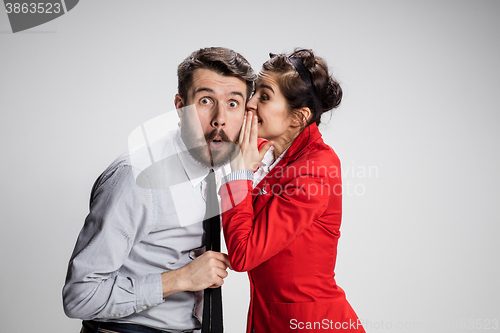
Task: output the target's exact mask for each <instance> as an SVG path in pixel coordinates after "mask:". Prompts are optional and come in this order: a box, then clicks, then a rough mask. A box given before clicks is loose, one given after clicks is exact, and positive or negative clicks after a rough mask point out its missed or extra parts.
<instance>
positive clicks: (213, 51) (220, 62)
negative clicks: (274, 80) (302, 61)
mask: <svg viewBox="0 0 500 333" xmlns="http://www.w3.org/2000/svg"><path fill="white" fill-rule="evenodd" d="M198 68H203V69H209V70H212V71H214V72H216V73H218V74H220V75H224V76H233V77H237V78H239V79H242V80H244V81H245V82H246V85H247V101H248V99H249V98H250V96H251V94H252V91H253V87H254V82H255V80H256V78H257V76H256V75H255V73H254V71H253V69H252V66H250V63H249V62H248V61H247V60H246V59H245V58H244V57H243V56H242V55H241V54H239V53H237V52H234V51H233V50H230V49H228V48H225V47H207V48H203V49H199V50H198V51H194V52H193V53H191V55H190V56H189V57H187V58H186V59H184V61H183V62H182V63H181V64H180V65H179V66H178V67H177V77H178V87H177V89H178V92H179V95H180V96H181V98H182V99H183V100H184V101H187V92H188V90H189V87H190V86H191V85H192V83H193V73H194V71H195V70H197V69H198Z"/></svg>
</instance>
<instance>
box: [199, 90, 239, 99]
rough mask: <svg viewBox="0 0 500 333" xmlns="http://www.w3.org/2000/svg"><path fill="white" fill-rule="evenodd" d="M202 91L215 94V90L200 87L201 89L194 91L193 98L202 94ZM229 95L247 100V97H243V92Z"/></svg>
mask: <svg viewBox="0 0 500 333" xmlns="http://www.w3.org/2000/svg"><path fill="white" fill-rule="evenodd" d="M202 91H205V92H207V93H213V92H214V91H213V89H210V88H206V87H200V88H198V89H196V90H195V91H193V96H195V95H196V94H197V93H199V92H202ZM229 95H231V96H233V95H238V96H241V98H243V99H245V97H244V96H243V93H242V92H241V91H231V92H230V93H229Z"/></svg>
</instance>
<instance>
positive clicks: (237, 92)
mask: <svg viewBox="0 0 500 333" xmlns="http://www.w3.org/2000/svg"><path fill="white" fill-rule="evenodd" d="M229 94H230V95H231V96H232V95H238V96H241V98H243V99H245V97H244V96H243V94H242V93H241V92H240V91H231V92H230V93H229Z"/></svg>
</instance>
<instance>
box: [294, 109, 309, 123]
mask: <svg viewBox="0 0 500 333" xmlns="http://www.w3.org/2000/svg"><path fill="white" fill-rule="evenodd" d="M311 117H312V113H311V110H310V109H309V108H308V107H303V108H300V109H297V111H296V112H295V119H294V120H293V122H292V125H293V126H294V127H306V126H307V124H309V121H310V119H311Z"/></svg>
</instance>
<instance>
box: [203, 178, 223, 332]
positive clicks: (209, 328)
mask: <svg viewBox="0 0 500 333" xmlns="http://www.w3.org/2000/svg"><path fill="white" fill-rule="evenodd" d="M206 179H207V195H206V198H207V211H206V213H205V220H204V221H203V228H204V229H205V246H206V250H207V251H217V252H220V217H219V200H218V199H217V185H215V173H214V170H213V169H210V172H209V173H208V176H207V178H206ZM201 332H202V333H222V332H223V328H222V293H221V287H219V288H207V289H205V298H204V300H203V322H202V330H201Z"/></svg>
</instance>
